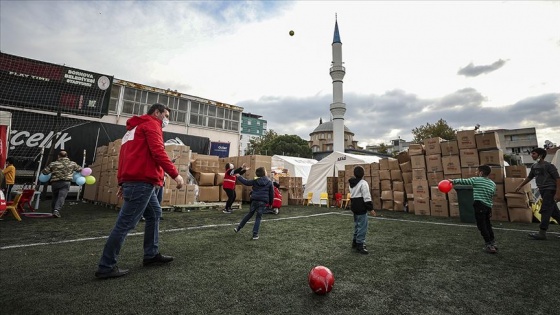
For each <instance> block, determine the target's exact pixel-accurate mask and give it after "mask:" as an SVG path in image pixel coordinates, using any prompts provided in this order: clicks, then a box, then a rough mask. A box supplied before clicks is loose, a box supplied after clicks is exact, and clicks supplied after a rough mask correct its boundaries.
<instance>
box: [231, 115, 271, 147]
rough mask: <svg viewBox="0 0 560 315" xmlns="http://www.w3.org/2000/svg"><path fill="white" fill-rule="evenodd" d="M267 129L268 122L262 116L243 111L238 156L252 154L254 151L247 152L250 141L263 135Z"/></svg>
mask: <svg viewBox="0 0 560 315" xmlns="http://www.w3.org/2000/svg"><path fill="white" fill-rule="evenodd" d="M266 130H267V122H266V120H264V119H262V116H260V115H255V114H251V113H242V115H241V134H240V136H239V137H240V141H239V150H238V151H239V152H238V154H237V155H238V156H243V155H250V154H253V152H247V148H248V147H249V141H251V140H252V139H255V138H258V137H262V136H263V135H264V134H265V133H266ZM257 153H258V152H256V153H255V154H257Z"/></svg>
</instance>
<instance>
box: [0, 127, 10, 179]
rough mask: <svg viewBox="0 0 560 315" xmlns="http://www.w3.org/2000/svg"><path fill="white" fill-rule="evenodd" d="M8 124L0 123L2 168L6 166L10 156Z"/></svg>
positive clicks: (0, 159) (0, 165) (0, 162)
mask: <svg viewBox="0 0 560 315" xmlns="http://www.w3.org/2000/svg"><path fill="white" fill-rule="evenodd" d="M7 140H8V126H5V125H0V168H1V169H4V167H6V158H7V157H8V146H7Z"/></svg>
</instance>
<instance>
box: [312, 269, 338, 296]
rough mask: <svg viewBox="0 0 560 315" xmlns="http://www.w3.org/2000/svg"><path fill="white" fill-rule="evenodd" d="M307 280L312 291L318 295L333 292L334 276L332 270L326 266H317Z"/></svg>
mask: <svg viewBox="0 0 560 315" xmlns="http://www.w3.org/2000/svg"><path fill="white" fill-rule="evenodd" d="M307 280H308V282H309V287H310V288H311V290H313V292H315V294H318V295H325V294H327V293H329V292H331V290H332V288H333V286H334V275H333V273H332V272H331V271H330V269H329V268H327V267H325V266H317V267H315V268H313V269H311V271H310V272H309V275H308V276H307Z"/></svg>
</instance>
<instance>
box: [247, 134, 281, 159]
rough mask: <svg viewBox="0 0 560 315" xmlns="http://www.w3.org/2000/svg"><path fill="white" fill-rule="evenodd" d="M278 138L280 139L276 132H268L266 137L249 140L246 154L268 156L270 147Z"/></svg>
mask: <svg viewBox="0 0 560 315" xmlns="http://www.w3.org/2000/svg"><path fill="white" fill-rule="evenodd" d="M276 137H278V134H277V133H276V132H275V131H274V130H267V131H265V133H264V135H262V136H260V137H258V138H254V139H251V140H249V144H248V145H247V153H246V154H261V155H268V152H267V151H268V150H269V148H268V145H269V144H270V142H271V141H272V140H273V139H274V138H276Z"/></svg>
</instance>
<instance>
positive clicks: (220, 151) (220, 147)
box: [210, 142, 229, 158]
mask: <svg viewBox="0 0 560 315" xmlns="http://www.w3.org/2000/svg"><path fill="white" fill-rule="evenodd" d="M210 155H216V156H218V157H221V158H226V157H229V142H212V143H210Z"/></svg>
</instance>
